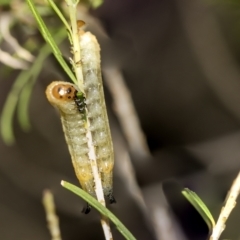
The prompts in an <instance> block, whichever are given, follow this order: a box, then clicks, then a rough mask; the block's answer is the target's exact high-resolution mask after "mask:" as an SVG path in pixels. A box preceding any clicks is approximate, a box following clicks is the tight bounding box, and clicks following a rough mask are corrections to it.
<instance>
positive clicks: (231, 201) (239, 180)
mask: <svg viewBox="0 0 240 240" xmlns="http://www.w3.org/2000/svg"><path fill="white" fill-rule="evenodd" d="M239 192H240V172H239V173H238V176H237V177H236V179H235V180H234V182H233V184H232V187H231V189H230V190H229V192H228V195H227V197H226V201H225V202H226V203H225V206H224V207H222V209H221V213H220V215H219V218H218V220H217V223H216V225H215V227H214V228H213V232H212V236H211V237H210V240H218V239H219V237H220V235H221V234H222V232H223V230H224V229H225V226H226V221H227V219H228V217H229V215H230V213H231V212H232V210H233V208H234V207H235V205H236V199H237V197H238V195H239Z"/></svg>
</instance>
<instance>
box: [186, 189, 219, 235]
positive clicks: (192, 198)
mask: <svg viewBox="0 0 240 240" xmlns="http://www.w3.org/2000/svg"><path fill="white" fill-rule="evenodd" d="M182 194H183V195H184V197H186V199H187V200H188V201H189V202H190V203H191V204H192V205H193V206H194V208H195V209H196V210H197V211H198V213H199V214H200V215H201V216H202V218H203V219H204V221H205V222H206V223H207V225H208V228H209V229H210V230H212V229H213V227H214V226H215V221H214V218H213V216H212V214H211V212H210V211H209V209H208V208H207V206H206V205H205V203H204V202H203V201H202V200H201V198H200V197H199V196H198V195H197V194H196V193H195V192H193V191H191V190H190V189H188V188H184V190H183V191H182Z"/></svg>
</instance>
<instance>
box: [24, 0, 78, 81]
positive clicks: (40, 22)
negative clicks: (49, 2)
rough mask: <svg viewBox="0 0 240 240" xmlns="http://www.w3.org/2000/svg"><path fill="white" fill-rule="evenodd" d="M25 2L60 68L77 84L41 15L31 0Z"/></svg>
mask: <svg viewBox="0 0 240 240" xmlns="http://www.w3.org/2000/svg"><path fill="white" fill-rule="evenodd" d="M27 3H28V5H29V8H30V10H31V11H32V13H33V15H34V17H35V19H36V21H37V23H38V26H39V30H40V32H41V34H42V36H43V38H44V39H45V41H46V42H47V43H49V45H50V46H51V48H52V51H53V54H54V56H55V57H56V59H57V60H58V62H59V63H60V65H61V66H62V68H63V69H64V71H65V72H66V73H67V74H68V76H69V78H70V79H71V80H72V81H73V82H74V83H75V84H77V80H76V77H75V76H74V74H73V73H72V71H71V69H70V68H69V67H68V65H67V63H66V62H65V61H64V59H63V57H62V54H61V51H60V50H59V48H58V46H57V44H56V43H55V41H54V40H53V38H52V36H51V34H50V32H49V31H48V29H47V27H46V25H45V23H44V22H43V20H42V18H41V16H40V15H39V13H38V11H37V9H36V7H35V6H34V3H33V1H32V0H27Z"/></svg>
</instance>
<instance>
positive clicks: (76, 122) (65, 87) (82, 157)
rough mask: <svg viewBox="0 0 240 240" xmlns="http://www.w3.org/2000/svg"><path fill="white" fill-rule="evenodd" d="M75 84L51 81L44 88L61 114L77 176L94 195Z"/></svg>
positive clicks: (82, 115) (83, 122) (83, 124)
mask: <svg viewBox="0 0 240 240" xmlns="http://www.w3.org/2000/svg"><path fill="white" fill-rule="evenodd" d="M76 94H77V90H76V86H75V85H73V84H71V83H67V82H60V81H56V82H52V83H51V84H50V85H49V86H48V87H47V90H46V95H47V99H48V101H49V102H50V103H51V104H52V105H53V106H54V107H56V108H58V110H59V112H60V114H61V122H62V126H63V131H64V134H65V139H66V142H67V145H68V149H69V152H70V155H71V158H72V163H73V166H74V170H75V173H76V175H77V178H78V180H79V182H80V184H81V186H82V188H83V190H85V191H86V192H88V193H89V194H91V195H93V196H95V190H94V186H95V184H94V179H93V175H92V168H91V164H90V161H89V158H88V145H87V137H86V128H85V119H84V114H81V113H80V112H79V109H78V106H77V104H76V103H75V99H76Z"/></svg>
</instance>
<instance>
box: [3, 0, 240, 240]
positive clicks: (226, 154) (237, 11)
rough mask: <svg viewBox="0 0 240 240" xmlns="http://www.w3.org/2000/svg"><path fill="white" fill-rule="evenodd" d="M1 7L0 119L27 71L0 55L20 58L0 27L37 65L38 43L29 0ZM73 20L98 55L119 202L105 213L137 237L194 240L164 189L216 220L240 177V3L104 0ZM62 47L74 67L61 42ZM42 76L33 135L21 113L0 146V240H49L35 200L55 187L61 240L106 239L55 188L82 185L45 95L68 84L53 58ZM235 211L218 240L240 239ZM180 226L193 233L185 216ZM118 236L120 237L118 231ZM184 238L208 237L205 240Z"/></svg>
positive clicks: (33, 107) (35, 91)
mask: <svg viewBox="0 0 240 240" xmlns="http://www.w3.org/2000/svg"><path fill="white" fill-rule="evenodd" d="M0 3H1V5H0V16H1V17H0V25H1V32H0V40H1V43H0V47H1V52H0V61H1V62H0V82H1V88H0V108H1V112H2V110H3V107H4V104H5V101H6V98H7V96H8V94H9V92H10V90H11V87H12V85H13V84H14V81H15V79H16V78H17V76H19V74H20V72H21V71H22V69H26V68H28V67H29V66H31V63H27V61H26V59H24V60H21V59H20V58H18V61H19V62H18V63H19V64H20V65H18V64H17V63H16V64H14V61H13V59H10V60H7V59H8V58H7V56H5V55H4V53H6V52H8V53H9V54H10V56H13V57H15V55H14V54H15V52H14V49H15V48H14V47H13V45H11V44H10V40H9V39H10V37H9V35H8V34H7V30H6V28H8V27H9V28H10V32H11V35H12V36H13V37H14V38H16V39H17V41H18V42H19V44H20V45H21V46H23V47H26V49H31V48H33V49H35V50H34V51H32V52H31V54H32V55H33V56H35V57H36V56H37V55H38V54H39V52H38V51H37V50H38V49H39V46H42V44H43V42H44V41H43V40H42V38H41V36H40V34H39V32H38V31H37V29H36V26H35V23H34V20H33V18H32V16H31V14H30V13H29V10H28V8H27V5H26V4H25V3H24V2H22V1H20V0H18V1H17V0H16V1H15V0H14V1H11V2H10V3H9V1H0ZM38 3H39V5H40V7H41V1H40V2H38ZM61 4H63V3H59V5H61ZM44 7H45V6H44ZM40 9H41V8H40ZM42 9H43V7H42ZM43 16H44V17H45V20H46V22H47V24H48V25H49V26H50V27H51V28H52V29H54V28H57V27H59V26H60V23H59V21H58V19H57V17H56V16H55V15H54V14H53V13H52V12H51V11H50V10H49V12H46V11H43ZM79 19H82V20H84V21H85V22H86V24H87V30H90V31H91V32H92V33H93V34H95V35H96V36H97V38H98V40H99V43H100V45H101V55H102V70H103V82H104V89H105V95H106V101H107V108H108V114H109V121H110V126H111V131H112V138H113V142H114V149H115V162H116V163H115V169H114V195H115V197H116V199H117V204H115V205H112V206H109V209H110V210H111V211H112V212H113V213H114V214H116V216H117V217H119V219H120V220H122V222H123V223H124V224H125V225H126V226H127V227H128V228H129V230H130V231H131V232H132V233H133V235H134V236H135V237H136V238H137V239H141V240H142V239H143V240H145V239H148V240H151V239H160V240H176V239H178V240H181V239H183V240H184V239H189V237H188V233H187V232H186V231H185V230H184V228H183V227H182V223H180V222H179V220H178V219H176V218H175V217H174V215H173V214H172V212H171V210H170V208H169V205H168V203H167V201H166V199H165V197H164V194H163V191H162V183H163V181H165V180H166V179H173V178H174V179H176V180H177V181H178V182H179V183H181V184H182V186H185V187H189V188H190V189H191V190H193V191H195V192H196V193H197V194H198V195H199V196H200V197H201V199H202V200H203V201H204V202H205V203H206V205H207V206H208V207H209V209H210V210H211V212H212V214H213V216H214V218H215V219H217V217H218V215H219V212H220V209H221V206H222V204H223V202H224V199H225V196H226V194H227V192H228V190H229V188H230V186H231V184H232V182H233V180H234V178H235V177H236V176H237V174H238V172H239V167H240V107H239V106H240V3H239V1H234V0H231V1H224V0H219V1H215V0H149V1H137V0H129V1H121V0H115V1H110V0H105V1H104V2H103V4H102V5H101V6H100V7H99V8H97V9H95V10H93V9H90V10H89V11H87V10H86V8H84V7H82V6H81V7H80V8H79ZM6 36H7V37H6ZM61 49H62V50H63V52H64V53H65V57H66V58H69V57H70V51H69V49H70V47H69V45H68V42H67V41H65V42H63V43H62V44H61ZM3 51H4V52H3ZM33 56H30V57H29V60H28V61H29V62H31V61H32V62H34V60H33ZM11 64H13V66H7V65H11ZM41 67H42V70H41V73H40V75H39V76H38V78H37V81H36V83H35V84H34V85H32V86H33V88H32V93H31V98H30V102H29V108H28V110H27V111H28V112H29V116H30V122H31V129H30V131H28V132H27V133H26V132H24V131H23V130H22V128H21V127H20V126H19V123H18V120H17V113H16V114H14V118H13V130H14V135H15V139H16V140H15V143H14V144H12V145H11V146H7V145H6V144H5V143H4V142H3V140H2V139H1V140H0V226H1V227H0V238H1V239H3V240H15V239H18V240H26V239H34V240H38V239H39V240H40V239H41V240H42V239H46V240H47V239H50V235H49V232H48V229H47V226H46V220H45V213H44V209H43V206H42V202H41V201H42V192H43V190H44V189H50V190H52V192H53V194H54V197H55V202H56V208H57V213H58V216H59V219H60V228H61V233H62V239H65V240H75V239H104V237H103V233H102V229H101V225H100V223H99V215H98V214H97V212H96V211H95V210H92V212H91V213H90V214H88V215H84V214H82V213H81V210H82V207H83V206H85V203H84V202H83V201H82V200H81V199H79V198H78V197H77V196H75V195H73V194H72V193H70V192H68V191H67V190H65V189H63V188H62V187H61V186H60V181H61V180H66V181H69V182H71V183H73V184H76V185H77V184H78V181H77V179H76V177H75V174H74V171H73V168H72V165H71V160H70V156H69V153H68V150H67V146H66V144H65V140H64V136H63V133H62V129H61V124H60V119H59V115H58V113H57V112H56V111H55V110H54V109H53V108H52V107H51V106H50V104H49V103H48V102H47V100H46V98H45V89H46V86H47V85H48V84H49V83H50V82H51V81H53V80H57V79H66V75H65V74H64V73H63V71H62V70H61V69H60V67H59V65H58V63H57V62H56V60H55V59H54V57H53V56H51V55H50V56H49V57H48V58H47V59H45V60H44V62H43V65H42V66H41ZM13 68H15V69H13ZM66 80H67V79H66ZM13 95H14V94H13ZM15 98H16V95H15ZM16 101H17V100H16V99H15V103H16ZM12 104H14V101H13V103H12ZM125 105H127V108H124V107H125ZM10 106H13V105H11V104H10ZM121 107H122V108H123V110H121V109H122V108H121ZM126 109H127V110H126ZM129 109H130V110H129ZM1 121H3V118H2V119H1ZM2 129H3V128H2ZM139 130H140V131H139ZM2 131H3V130H2ZM141 131H142V132H141ZM142 134H144V137H143V135H142ZM239 209H240V207H239V206H238V205H237V206H236V208H235V209H234V211H233V213H232V214H231V216H230V218H229V220H228V222H227V227H226V230H225V231H224V233H223V235H222V237H221V238H222V239H224V238H225V239H226V238H227V239H240V231H239V226H238V225H239V224H238V223H239V222H240V211H239ZM183 221H184V222H185V223H186V224H187V225H188V223H190V222H191V223H192V222H193V223H194V219H191V218H190V217H189V216H188V215H187V214H186V215H183ZM196 224H197V223H196ZM113 236H114V239H123V238H122V236H121V235H120V234H119V233H118V231H117V230H116V229H115V228H114V227H113ZM190 239H191V240H192V239H206V237H202V236H201V230H200V233H199V234H198V233H197V235H196V236H194V237H192V238H190Z"/></svg>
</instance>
